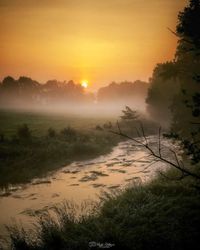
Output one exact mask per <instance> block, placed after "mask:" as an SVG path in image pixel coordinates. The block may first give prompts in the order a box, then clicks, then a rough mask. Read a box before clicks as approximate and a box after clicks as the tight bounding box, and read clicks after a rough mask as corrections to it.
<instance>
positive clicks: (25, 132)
mask: <svg viewBox="0 0 200 250" xmlns="http://www.w3.org/2000/svg"><path fill="white" fill-rule="evenodd" d="M17 136H18V137H19V139H22V140H30V139H31V131H30V129H29V127H28V125H27V124H23V125H22V126H20V127H19V128H18V130H17Z"/></svg>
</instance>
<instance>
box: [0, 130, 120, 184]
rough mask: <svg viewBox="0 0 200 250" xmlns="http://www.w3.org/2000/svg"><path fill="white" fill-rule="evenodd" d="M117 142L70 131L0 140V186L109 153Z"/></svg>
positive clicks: (106, 135)
mask: <svg viewBox="0 0 200 250" xmlns="http://www.w3.org/2000/svg"><path fill="white" fill-rule="evenodd" d="M56 133H57V132H56ZM118 142H119V138H118V137H116V136H113V135H111V134H110V133H108V132H105V131H90V132H80V131H77V130H74V129H71V128H66V129H63V131H61V133H60V134H55V135H53V136H48V135H47V136H43V137H31V138H17V137H15V138H13V139H10V140H4V141H1V142H0V152H1V155H0V158H1V161H0V187H2V188H3V187H6V186H8V185H9V184H19V183H26V182H29V181H31V180H32V179H33V178H36V177H43V176H45V175H47V173H48V172H49V171H54V170H56V169H58V168H61V167H62V166H66V165H67V164H69V163H71V162H72V161H78V160H86V159H92V158H95V157H97V156H98V155H102V154H106V153H109V152H110V151H111V150H112V147H113V146H115V145H116V144H117V143H118Z"/></svg>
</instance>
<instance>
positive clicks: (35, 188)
mask: <svg viewBox="0 0 200 250" xmlns="http://www.w3.org/2000/svg"><path fill="white" fill-rule="evenodd" d="M151 162H152V158H151V157H150V156H149V152H147V151H145V149H144V148H143V147H139V146H133V142H131V141H125V142H121V143H119V144H118V145H117V146H116V147H114V148H113V150H112V152H111V153H110V154H107V155H104V156H100V157H97V158H96V159H93V160H88V161H79V162H74V163H72V164H70V165H68V166H66V167H63V168H62V169H59V170H58V171H56V172H54V173H49V175H48V176H47V177H46V178H43V179H34V180H33V181H32V182H31V183H29V184H26V185H19V186H11V187H10V189H9V190H6V191H5V190H2V191H1V193H0V235H6V234H7V233H6V230H5V226H4V225H5V224H12V223H13V222H17V223H19V222H20V223H21V224H23V225H25V226H26V225H30V224H31V222H33V216H31V215H33V214H34V213H39V212H40V211H43V210H46V209H49V208H51V207H52V206H54V205H55V204H59V203H61V202H63V201H65V200H72V201H74V202H76V203H81V202H83V201H85V200H87V199H92V200H97V199H98V195H99V194H100V193H101V192H102V191H109V190H114V189H116V188H123V187H125V186H127V185H131V183H133V182H146V181H148V180H150V179H151V178H152V177H153V176H154V175H155V174H156V171H157V170H158V168H162V169H163V167H165V165H164V164H161V163H157V164H154V165H151ZM163 165H164V166H163Z"/></svg>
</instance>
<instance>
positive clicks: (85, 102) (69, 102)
mask: <svg viewBox="0 0 200 250" xmlns="http://www.w3.org/2000/svg"><path fill="white" fill-rule="evenodd" d="M147 89H148V84H147V83H145V82H141V81H135V82H121V83H115V82H113V83H111V84H108V85H107V86H105V87H103V88H100V89H99V90H98V91H97V92H96V93H91V92H89V91H88V90H87V89H86V88H84V87H83V86H81V84H78V83H74V82H73V81H68V82H66V81H65V82H59V81H57V80H50V81H48V82H46V83H45V84H41V83H38V82H37V81H35V80H32V79H31V78H28V77H20V78H19V79H18V80H15V79H14V78H12V77H6V78H4V80H3V81H2V83H1V85H0V107H1V108H3V109H11V110H17V111H32V112H45V113H53V114H70V115H73V114H74V115H78V116H82V117H83V116H84V117H85V116H86V117H87V116H95V117H117V116H119V115H120V113H121V110H122V109H123V108H124V107H125V106H130V107H131V108H132V109H134V110H137V111H138V112H140V113H145V110H146V104H145V100H146V96H147Z"/></svg>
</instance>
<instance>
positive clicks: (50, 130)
mask: <svg viewBox="0 0 200 250" xmlns="http://www.w3.org/2000/svg"><path fill="white" fill-rule="evenodd" d="M47 134H48V137H50V138H54V137H56V131H55V130H54V129H53V128H49V129H48V131H47Z"/></svg>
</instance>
